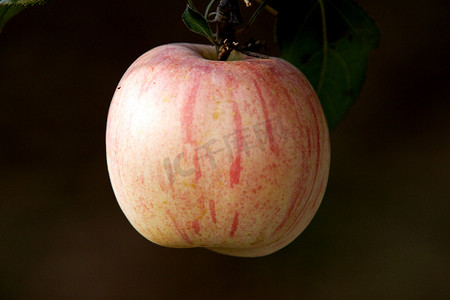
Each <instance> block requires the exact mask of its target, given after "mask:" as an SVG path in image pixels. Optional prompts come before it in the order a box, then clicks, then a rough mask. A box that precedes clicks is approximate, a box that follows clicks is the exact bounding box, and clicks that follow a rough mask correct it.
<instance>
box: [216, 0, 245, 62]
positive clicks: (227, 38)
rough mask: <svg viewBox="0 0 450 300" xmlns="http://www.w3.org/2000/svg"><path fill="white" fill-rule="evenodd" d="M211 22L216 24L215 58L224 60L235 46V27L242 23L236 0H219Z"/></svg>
mask: <svg viewBox="0 0 450 300" xmlns="http://www.w3.org/2000/svg"><path fill="white" fill-rule="evenodd" d="M211 15H214V19H213V20H210V21H209V22H210V23H211V24H215V25H216V33H215V39H216V43H217V45H218V46H217V47H216V48H217V59H218V60H222V61H225V60H227V59H228V57H229V56H230V53H231V51H233V49H234V48H236V46H237V43H236V27H237V26H239V25H241V24H242V23H243V20H242V16H241V11H240V9H239V3H238V0H220V2H219V5H218V6H217V10H216V12H214V13H212V14H211Z"/></svg>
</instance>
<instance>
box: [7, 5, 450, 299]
mask: <svg viewBox="0 0 450 300" xmlns="http://www.w3.org/2000/svg"><path fill="white" fill-rule="evenodd" d="M358 3H360V5H361V6H362V7H364V8H365V9H366V10H367V11H368V12H369V14H370V15H371V16H372V18H373V19H374V20H375V21H376V22H377V24H378V25H379V27H380V30H381V34H382V40H381V45H380V48H379V50H377V51H376V52H374V54H373V56H372V57H371V59H370V62H369V72H368V74H367V81H366V84H365V86H364V87H363V91H362V94H361V96H360V98H359V99H358V101H357V104H356V105H355V106H354V107H353V108H352V109H351V111H350V114H349V115H348V116H347V118H346V119H345V120H344V122H343V123H342V124H341V125H340V126H339V127H338V128H337V129H336V130H334V131H333V132H332V135H331V140H332V165H331V174H330V181H329V185H328V189H327V193H326V196H325V198H324V200H323V203H322V206H321V207H320V209H319V212H318V213H317V215H316V217H315V218H314V220H313V221H312V223H311V224H310V226H309V227H308V228H307V230H306V231H305V232H304V233H303V234H302V235H300V237H299V238H298V239H297V240H295V241H294V242H293V243H292V244H291V245H289V246H288V247H286V248H285V249H283V250H281V251H279V252H277V253H275V254H273V255H270V256H267V257H263V258H256V259H242V258H233V257H227V256H221V255H218V254H215V253H212V252H209V251H207V250H203V249H167V248H163V247H160V246H156V245H154V244H152V243H150V242H148V241H147V240H145V239H144V238H143V237H141V236H140V235H139V234H138V233H137V232H136V231H135V230H134V229H133V228H132V227H131V225H130V224H129V223H128V222H127V220H126V218H125V217H124V215H123V214H122V212H121V211H120V208H119V206H118V205H117V203H116V201H115V198H114V195H113V192H112V189H111V187H110V184H109V178H108V174H107V170H106V161H105V149H104V131H105V126H106V117H107V112H108V107H109V101H110V99H111V97H112V94H113V92H114V89H115V87H116V84H117V83H118V81H119V79H120V77H121V76H122V74H123V73H124V72H125V70H126V69H127V67H128V66H129V65H130V64H131V63H132V62H133V61H134V60H135V59H136V58H137V57H138V56H139V55H141V54H142V53H144V52H145V51H147V50H149V49H150V48H153V47H155V46H157V45H160V44H165V43H170V42H178V41H188V42H201V43H204V42H207V41H206V40H203V38H202V37H200V36H197V35H195V34H193V33H191V32H189V31H188V30H187V29H186V28H185V27H184V25H183V23H182V22H181V19H180V18H181V13H182V12H183V10H184V8H185V1H166V2H160V1H136V0H130V1H126V2H124V1H87V0H81V1H64V0H59V1H56V0H55V1H51V2H50V3H49V4H47V5H45V6H42V7H34V8H29V9H27V10H25V11H24V12H22V13H20V14H19V15H18V16H16V17H15V18H13V19H12V20H11V21H10V22H9V23H8V24H7V25H6V26H5V28H4V31H3V32H2V34H1V35H0V105H1V108H0V298H1V299H129V298H144V297H145V298H151V299H180V298H183V299H191V298H192V299H449V298H450V290H449V286H450V281H449V279H450V262H449V253H450V243H449V240H450V239H449V231H450V230H449V229H450V219H449V218H448V215H449V211H450V205H449V199H450V193H449V186H450V182H449V179H450V176H449V175H450V174H449V170H450V165H449V161H450V159H449V153H450V151H449V150H450V139H449V135H448V133H449V131H450V123H449V122H448V116H449V109H450V102H449V101H448V100H449V94H450V91H449V88H450V86H449V84H448V83H449V80H450V78H449V73H448V70H449V69H448V67H449V61H448V53H450V44H449V36H450V32H449V29H450V26H449V23H448V20H449V19H450V18H449V11H450V9H449V2H448V1H443V0H431V1H425V0H418V1H414V3H412V2H411V1H406V0H400V1H375V0H360V1H358ZM196 4H197V6H198V7H202V8H204V7H205V6H206V1H199V0H197V1H196ZM273 23H274V18H273V17H272V16H271V15H270V14H268V13H263V14H262V15H261V16H260V18H259V19H258V20H257V21H256V22H255V24H254V27H255V29H254V30H252V31H250V32H249V33H248V36H247V37H244V38H250V37H253V38H255V39H262V40H265V41H266V43H265V45H266V46H267V47H268V49H269V52H268V54H271V55H277V49H276V46H275V44H274V42H273V39H272V32H273Z"/></svg>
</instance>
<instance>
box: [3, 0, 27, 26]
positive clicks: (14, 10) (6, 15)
mask: <svg viewBox="0 0 450 300" xmlns="http://www.w3.org/2000/svg"><path fill="white" fill-rule="evenodd" d="M24 8H25V7H23V6H17V5H0V32H1V31H2V29H3V26H5V24H6V22H7V21H8V20H9V19H11V18H12V17H14V16H15V15H17V14H18V13H19V12H21V11H22V10H23V9H24Z"/></svg>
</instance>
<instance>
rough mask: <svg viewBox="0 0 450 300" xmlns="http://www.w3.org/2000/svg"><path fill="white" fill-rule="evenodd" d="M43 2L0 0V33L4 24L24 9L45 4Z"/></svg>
mask: <svg viewBox="0 0 450 300" xmlns="http://www.w3.org/2000/svg"><path fill="white" fill-rule="evenodd" d="M45 2H46V1H45V0H0V32H1V31H2V28H3V26H5V24H6V22H7V21H8V20H9V19H11V18H12V17H14V16H15V15H17V14H18V13H19V12H21V11H22V10H23V9H24V8H25V7H27V6H32V5H39V4H43V3H45Z"/></svg>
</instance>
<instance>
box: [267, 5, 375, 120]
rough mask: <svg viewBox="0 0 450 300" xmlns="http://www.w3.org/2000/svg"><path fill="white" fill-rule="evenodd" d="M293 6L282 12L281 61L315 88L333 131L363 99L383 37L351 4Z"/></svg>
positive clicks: (279, 24)
mask: <svg viewBox="0 0 450 300" xmlns="http://www.w3.org/2000/svg"><path fill="white" fill-rule="evenodd" d="M297 4H298V5H299V6H300V8H298V7H299V6H297V8H295V9H293V8H292V7H291V6H290V5H289V2H288V1H284V2H283V1H280V2H276V3H274V4H273V7H274V8H275V9H277V10H278V12H279V14H278V18H277V27H276V38H277V43H278V45H279V47H280V51H281V57H282V58H284V59H286V60H287V61H289V62H291V63H292V64H293V65H295V66H296V67H298V68H299V69H300V70H301V71H302V72H303V73H304V74H305V76H306V77H307V78H308V79H309V81H310V82H311V84H312V86H313V87H314V88H315V90H316V92H317V95H318V96H319V99H320V101H321V103H322V107H323V110H324V112H325V116H326V118H327V122H328V126H329V127H330V129H333V128H335V127H336V125H337V124H338V123H339V122H340V121H341V120H342V119H343V118H344V116H345V115H346V114H347V112H348V111H349V109H350V107H351V106H352V105H353V103H354V102H355V100H356V98H357V97H358V95H359V93H360V91H361V88H362V85H363V83H364V79H365V73H366V71H367V64H368V59H369V55H370V53H371V51H372V50H374V49H375V48H377V47H378V44H379V40H380V33H379V30H378V28H377V26H376V25H375V23H374V22H373V20H372V19H370V17H369V16H368V15H367V13H366V12H365V11H364V10H363V9H362V8H361V7H360V6H358V5H357V4H356V3H355V2H354V1H351V0H302V1H298V2H297Z"/></svg>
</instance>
